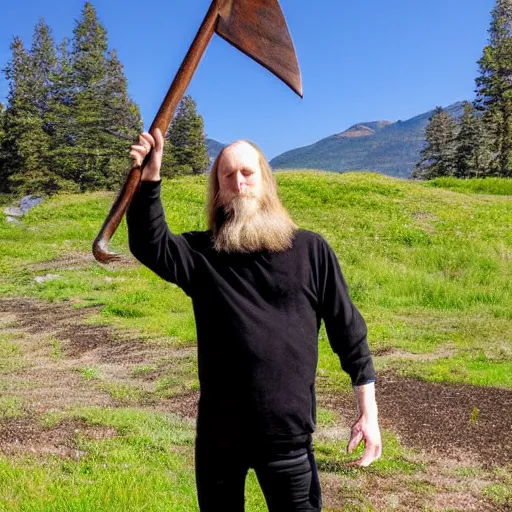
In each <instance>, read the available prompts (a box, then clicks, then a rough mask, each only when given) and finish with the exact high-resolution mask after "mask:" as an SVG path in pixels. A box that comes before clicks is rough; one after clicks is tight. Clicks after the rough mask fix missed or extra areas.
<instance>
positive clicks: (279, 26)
mask: <svg viewBox="0 0 512 512" xmlns="http://www.w3.org/2000/svg"><path fill="white" fill-rule="evenodd" d="M214 33H216V34H218V35H219V36H220V37H222V38H223V39H225V40H226V41H227V42H228V43H230V44H232V45H233V46H234V47H235V48H238V49H239V50H240V51H241V52H243V53H245V54H246V55H247V56H248V57H251V58H252V59H254V60H255V61H256V62H259V63H260V64H261V65H262V66H263V67H265V68H267V69H268V70H269V71H270V72H271V73H273V74H274V75H276V76H277V77H278V78H280V79H281V80H282V81H283V82H284V83H285V84H286V85H288V86H289V87H290V88H291V89H292V90H293V91H294V92H296V93H297V94H298V95H299V96H300V97H302V80H301V76H300V69H299V64H298V62H297V56H296V54H295V49H294V47H293V43H292V40H291V37H290V33H289V31H288V27H287V26H286V21H285V19H284V16H283V13H282V11H281V8H280V6H279V2H278V0H213V1H212V3H211V5H210V8H209V9H208V12H207V14H206V16H205V18H204V20H203V23H202V24H201V26H200V28H199V31H198V32H197V35H196V37H195V39H194V41H193V42H192V45H191V46H190V48H189V50H188V53H187V55H186V56H185V59H184V60H183V62H182V64H181V66H180V68H179V70H178V72H177V74H176V76H175V78H174V80H173V82H172V84H171V87H170V88H169V91H168V92H167V95H166V96H165V98H164V101H163V102H162V105H161V106H160V109H159V110H158V113H157V115H156V117H155V119H154V121H153V123H152V124H151V128H150V129H149V132H150V133H152V132H153V131H154V130H156V129H157V128H159V129H160V131H161V132H162V134H164V135H165V133H167V129H168V128H169V125H170V123H171V120H172V117H173V115H174V112H175V111H176V108H177V106H178V104H179V102H180V101H181V99H182V97H183V95H184V94H185V91H186V89H187V87H188V84H189V83H190V80H191V79H192V75H193V74H194V72H195V70H196V69H197V66H198V65H199V61H200V60H201V57H202V56H203V53H204V52H205V50H206V47H207V46H208V44H209V42H210V40H211V38H212V37H213V34H214ZM148 160H149V155H146V158H145V159H144V162H143V163H142V166H134V167H132V168H131V169H130V171H129V173H128V176H127V178H126V180H125V183H124V185H123V187H122V188H121V191H120V192H119V195H118V196H117V198H116V200H115V201H114V204H113V205H112V208H111V209H110V212H109V214H108V216H107V218H106V220H105V222H104V223H103V226H102V227H101V230H100V232H99V233H98V236H97V237H96V239H95V240H94V243H93V247H92V252H93V254H94V257H95V258H96V259H97V260H98V261H99V262H100V263H110V262H112V261H115V260H117V259H119V256H118V255H117V254H116V253H114V252H111V251H110V250H109V249H108V244H109V242H110V239H111V238H112V236H113V235H114V232H115V230H116V229H117V227H118V226H119V223H120V222H121V219H122V218H123V215H124V213H125V212H126V209H127V208H128V206H129V204H130V202H131V200H132V198H133V196H134V195H135V192H136V191H137V189H138V187H139V184H140V179H141V176H142V170H143V169H144V167H145V165H146V164H147V162H148Z"/></svg>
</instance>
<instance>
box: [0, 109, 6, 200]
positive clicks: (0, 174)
mask: <svg viewBox="0 0 512 512" xmlns="http://www.w3.org/2000/svg"><path fill="white" fill-rule="evenodd" d="M4 140H5V107H4V104H3V103H1V102H0V192H2V191H4V190H5V189H6V187H4V186H3V185H5V179H6V176H5V174H6V173H5V155H4V151H3V147H4Z"/></svg>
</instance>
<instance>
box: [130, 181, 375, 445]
mask: <svg viewBox="0 0 512 512" xmlns="http://www.w3.org/2000/svg"><path fill="white" fill-rule="evenodd" d="M127 221H128V233H129V243H130V250H131V251H132V253H133V254H134V256H135V257H136V258H137V259H138V260H139V261H140V262H141V263H143V264H144V265H146V266H147V267H149V268H150V269H151V270H153V271H154V272H155V273H156V274H158V275H159V276H160V277H162V278H163V279H165V280H167V281H170V282H172V283H176V284H177V285H178V286H179V287H180V288H182V289H183V290H184V291H185V293H186V294H187V295H189V296H190V297H191V299H192V304H193V308H194V314H195V320H196V328H197V347H198V370H199V382H200V389H201V396H200V400H199V417H198V431H199V433H201V430H203V431H204V432H205V433H207V434H208V433H209V434H211V433H212V432H219V433H220V432H223V431H225V430H226V429H228V430H229V429H230V428H234V429H236V428H239V429H242V430H244V431H246V432H248V433H250V435H252V436H256V437H258V438H261V439H268V440H271V441H273V440H279V439H297V440H300V439H305V436H308V435H310V433H312V432H313V430H314V426H315V389H314V386H315V374H316V367H317V361H318V331H319V328H320V324H321V320H322V319H323V320H324V322H325V326H326V330H327V335H328V338H329V342H330V344H331V346H332V348H333V350H334V352H335V353H336V354H338V356H339V358H340V361H341V366H342V367H343V369H344V370H345V371H346V372H347V373H348V374H349V375H350V377H351V380H352V383H353V385H356V386H357V385H363V384H367V383H369V382H372V381H373V380H374V379H375V374H374V369H373V364H372V359H371V355H370V351H369V348H368V343H367V329H366V324H365V322H364V320H363V318H362V316H361V315H360V313H359V311H358V310H357V309H356V307H355V306H354V304H353V303H352V301H351V300H350V297H349V294H348V290H347V285H346V283H345V280H344V278H343V275H342V272H341V270H340V267H339V264H338V260H337V258H336V255H335V254H334V252H333V251H332V249H331V248H330V247H329V245H328V244H327V242H326V241H325V240H324V239H323V238H322V237H321V236H320V235H318V234H316V233H312V232H310V231H305V230H299V231H298V232H297V233H296V235H295V237H294V240H293V245H292V248H291V249H289V250H287V251H284V252H280V253H269V252H258V253H251V254H242V253H238V254H236V253H235V254H233V253H229V254H228V253H224V252H218V251H216V250H215V249H214V248H213V242H212V232H211V231H197V232H189V233H183V234H181V235H175V234H172V233H171V232H170V231H169V228H168V227H167V224H166V222H165V216H164V211H163V207H162V203H161V201H160V183H159V182H142V183H141V187H140V190H139V192H138V193H137V195H136V196H135V198H134V200H133V201H132V203H131V206H130V208H129V211H128V215H127Z"/></svg>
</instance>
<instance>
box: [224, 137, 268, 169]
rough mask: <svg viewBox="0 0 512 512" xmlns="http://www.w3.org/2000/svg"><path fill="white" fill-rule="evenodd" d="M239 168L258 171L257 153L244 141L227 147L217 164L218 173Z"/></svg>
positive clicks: (258, 160)
mask: <svg viewBox="0 0 512 512" xmlns="http://www.w3.org/2000/svg"><path fill="white" fill-rule="evenodd" d="M241 168H250V169H253V170H258V169H260V159H259V153H258V151H256V149H255V148H254V147H253V146H251V145H250V144H248V143H247V142H245V141H237V142H234V143H233V144H231V145H230V146H228V147H227V148H226V149H225V150H224V151H223V153H222V156H221V160H220V162H219V171H220V172H228V171H231V170H235V169H241Z"/></svg>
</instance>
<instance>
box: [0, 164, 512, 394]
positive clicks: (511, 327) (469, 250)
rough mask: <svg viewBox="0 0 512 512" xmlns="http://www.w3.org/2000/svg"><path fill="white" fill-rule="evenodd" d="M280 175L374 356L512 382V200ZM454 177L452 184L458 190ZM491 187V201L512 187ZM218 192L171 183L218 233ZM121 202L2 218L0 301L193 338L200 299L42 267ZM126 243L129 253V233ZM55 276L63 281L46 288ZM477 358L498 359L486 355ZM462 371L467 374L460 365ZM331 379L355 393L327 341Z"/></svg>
mask: <svg viewBox="0 0 512 512" xmlns="http://www.w3.org/2000/svg"><path fill="white" fill-rule="evenodd" d="M277 180H278V183H279V187H280V195H281V197H282V199H283V202H284V203H285V205H286V206H287V207H288V208H289V210H290V211H291V214H292V216H293V217H294V219H295V220H296V221H297V222H298V224H299V225H300V226H301V227H303V228H306V229H311V230H314V231H317V232H320V233H321V234H322V235H323V236H324V237H325V238H326V239H327V240H328V242H329V243H330V244H331V245H332V246H333V248H334V249H335V251H336V252H337V254H338V256H339V259H340V262H341V265H342V268H343V270H344V273H345V276H346V278H347V281H348V283H349V287H350V291H351V295H352V298H353V300H354V301H355V303H356V304H357V305H358V307H360V308H361V310H362V311H363V313H364V316H365V318H366V319H367V321H368V324H369V329H370V343H371V346H372V348H373V349H375V350H379V349H387V350H390V349H397V350H401V351H403V352H407V353H411V354H416V355H418V354H434V356H435V355H436V354H439V357H441V356H442V357H444V361H436V360H435V357H434V360H430V361H422V362H421V364H420V363H414V364H411V365H409V364H408V361H407V357H405V360H406V362H407V365H406V366H407V372H408V374H411V375H416V376H419V377H421V378H426V379H430V380H437V381H443V380H446V381H449V382H465V383H473V384H483V385H493V386H496V385H497V386H505V387H511V386H512V384H511V382H510V378H508V377H507V376H508V375H510V374H512V371H511V370H512V366H511V361H512V355H511V343H510V340H511V339H512V308H510V304H511V303H512V229H511V228H510V226H511V225H512V208H511V207H510V205H511V203H510V196H499V195H496V196H491V195H477V194H467V193H466V192H468V191H470V190H474V189H475V187H476V188H479V187H480V188H481V187H482V186H483V185H482V184H480V185H478V184H477V181H474V180H459V181H457V182H455V183H457V187H459V188H460V189H461V190H463V192H464V193H459V192H457V191H453V190H444V189H443V188H436V187H433V186H432V185H434V184H435V183H437V182H434V183H432V182H429V183H427V184H423V183H416V182H407V181H403V180H398V179H393V178H388V177H385V176H382V175H377V174H364V173H348V174H342V175H339V174H335V173H321V172H313V171H312V172H289V173H287V172H281V173H279V174H278V175H277ZM452 181H453V180H452ZM452 181H449V180H448V181H441V182H439V183H438V185H439V184H443V187H444V186H448V185H447V184H448V183H449V184H451V185H450V187H451V188H454V187H455V185H454V184H453V183H452ZM481 181H482V182H485V183H484V185H485V186H486V187H487V189H486V190H487V193H489V192H490V190H491V189H492V188H493V187H496V188H497V189H500V190H501V191H502V192H505V191H507V190H508V188H507V187H509V185H510V181H509V180H508V181H507V180H491V179H486V180H481ZM492 184H494V185H492ZM491 185H492V186H491ZM439 186H440V185H439ZM205 187H206V179H205V177H195V178H190V177H183V178H178V179H176V180H173V181H168V182H167V183H165V185H164V188H163V202H164V205H165V208H166V215H167V221H168V223H169V225H170V226H171V227H172V228H173V230H174V231H175V232H182V231H185V230H194V229H203V228H204V215H203V214H204V199H205ZM111 201H112V195H111V194H107V193H94V194H85V195H69V196H60V197H55V198H53V199H51V200H50V201H47V202H45V203H43V204H42V205H40V206H38V207H36V208H35V209H33V210H32V211H31V212H30V213H29V214H28V215H27V216H26V217H25V219H24V221H23V224H22V225H21V226H19V225H12V224H7V223H6V222H5V221H4V220H3V218H2V219H0V238H1V239H2V244H1V245H0V295H2V294H3V295H8V296H13V295H28V296H35V297H40V298H44V299H47V300H66V299H73V301H74V303H75V304H77V306H78V307H80V306H88V305H100V306H102V309H101V313H100V314H99V315H98V316H97V317H96V319H95V321H96V322H99V323H107V324H111V325H117V326H121V327H127V328H135V329H138V330H140V331H141V332H142V334H145V335H148V336H165V337H168V338H171V339H173V340H174V343H176V344H181V345H189V344H193V343H194V340H195V325H194V318H193V314H192V308H191V303H190V300H189V299H188V297H186V296H185V294H184V293H183V292H182V291H181V290H179V289H178V288H177V287H176V286H175V285H172V284H169V283H166V282H164V281H162V280H161V279H160V278H158V277H157V276H155V275H154V274H153V273H152V272H150V271H149V270H147V269H145V268H143V267H140V266H134V267H126V266H117V267H116V266H113V267H104V266H100V265H98V264H96V263H95V262H93V261H92V259H91V260H90V262H85V264H84V263H83V261H82V265H81V268H77V269H71V270H65V269H59V270H58V271H56V272H52V271H51V269H50V270H48V271H42V272H41V271H40V272H36V271H33V270H31V265H33V264H35V263H37V262H41V261H48V260H51V259H53V258H56V257H58V256H59V255H62V254H73V253H77V254H89V252H90V244H91V240H92V239H93V238H94V237H95V235H96V233H97V230H98V229H99V227H100V226H101V223H102V221H103V219H104V216H105V214H106V212H107V211H108V208H109V206H110V204H111ZM112 245H113V248H114V249H115V250H117V251H119V252H122V253H124V254H128V249H127V238H126V229H125V227H124V225H121V227H120V229H119V230H118V232H117V234H116V236H115V238H114V241H113V244H112ZM49 272H52V273H58V274H59V276H60V278H58V279H54V280H51V281H47V282H45V283H43V284H37V283H36V282H35V281H34V277H35V276H36V275H41V274H43V275H44V274H45V273H49ZM476 353H478V354H480V353H482V354H483V356H482V357H485V361H483V360H480V361H476V360H475V354H476ZM401 359H404V358H403V357H402V358H397V357H394V358H393V357H383V358H382V360H381V361H380V362H379V361H378V366H379V368H380V369H381V370H383V369H388V370H389V369H390V370H393V369H395V370H400V371H402V369H403V367H404V361H403V360H401ZM455 363H456V364H457V367H458V368H459V369H460V371H459V372H453V371H448V370H447V369H448V368H449V367H450V366H452V365H454V364H455ZM486 364H488V367H489V369H493V368H494V370H492V371H490V372H487V366H486ZM494 365H496V366H494ZM319 380H320V387H322V386H324V388H326V389H338V390H341V389H347V388H348V387H349V383H348V380H347V379H346V376H344V375H343V374H342V373H341V372H340V371H339V362H338V360H337V358H336V356H334V355H333V354H332V351H331V350H330V347H329V345H328V341H327V340H326V338H325V335H324V334H323V335H322V336H321V340H320V365H319Z"/></svg>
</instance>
